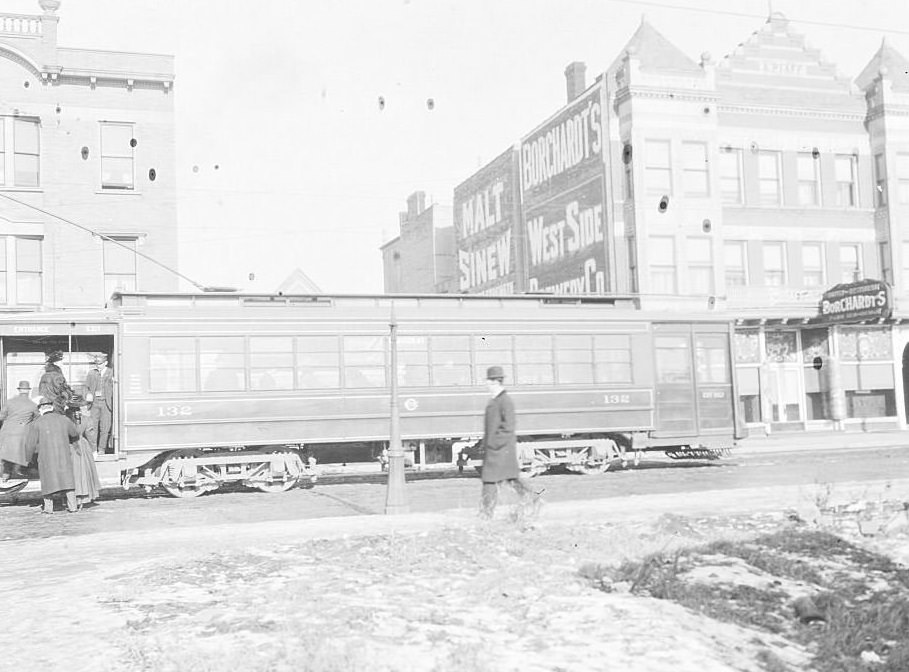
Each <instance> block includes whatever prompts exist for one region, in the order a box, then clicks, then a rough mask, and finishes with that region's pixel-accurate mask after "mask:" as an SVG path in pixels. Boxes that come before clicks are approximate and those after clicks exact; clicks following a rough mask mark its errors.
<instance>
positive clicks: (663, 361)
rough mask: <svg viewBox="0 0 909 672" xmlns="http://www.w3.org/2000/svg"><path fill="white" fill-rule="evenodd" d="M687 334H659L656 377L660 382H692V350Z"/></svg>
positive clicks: (656, 341) (656, 348) (655, 346)
mask: <svg viewBox="0 0 909 672" xmlns="http://www.w3.org/2000/svg"><path fill="white" fill-rule="evenodd" d="M689 347H690V346H689V344H688V337H687V336H657V337H655V338H654V349H655V351H656V379H657V382H658V383H688V382H691V352H690V350H689Z"/></svg>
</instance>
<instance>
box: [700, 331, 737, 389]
mask: <svg viewBox="0 0 909 672" xmlns="http://www.w3.org/2000/svg"><path fill="white" fill-rule="evenodd" d="M694 352H695V360H696V362H697V367H698V368H697V376H698V382H699V383H724V384H725V383H729V367H728V366H727V363H726V362H727V360H728V358H729V353H728V351H727V349H726V338H725V337H724V336H719V335H716V336H707V335H700V336H697V337H696V338H695V343H694Z"/></svg>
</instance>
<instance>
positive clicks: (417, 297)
mask: <svg viewBox="0 0 909 672" xmlns="http://www.w3.org/2000/svg"><path fill="white" fill-rule="evenodd" d="M465 304H466V305H469V306H470V307H473V308H484V309H489V310H495V309H496V308H505V307H507V306H511V307H515V308H517V307H523V308H527V309H533V308H535V307H552V308H560V309H561V310H571V309H572V308H580V309H582V310H584V311H585V312H586V311H596V309H597V308H601V309H605V310H606V311H608V312H605V313H604V317H605V316H609V317H614V318H618V317H621V318H622V319H631V320H640V321H653V322H697V321H710V322H730V323H731V322H732V321H734V320H735V316H734V315H729V314H728V313H725V312H722V311H710V310H703V309H702V310H696V309H684V310H678V311H656V310H641V309H640V308H639V306H640V300H639V297H638V296H637V295H634V294H612V295H598V296H581V295H557V294H510V295H504V296H487V295H481V294H342V293H336V294H326V293H323V294H280V293H279V294H267V293H241V292H234V291H214V292H186V293H182V292H115V293H114V294H113V295H112V296H111V298H110V301H109V302H108V305H107V307H105V308H96V309H69V310H57V311H37V312H21V313H10V314H6V315H0V325H2V324H23V323H41V324H48V323H51V324H61V323H64V324H65V323H85V322H95V323H97V322H104V323H111V324H113V323H117V322H120V321H122V320H124V319H129V317H130V316H137V317H138V316H143V315H144V316H149V317H151V316H153V315H157V314H162V313H165V314H166V313H167V311H168V309H173V310H176V311H179V312H180V313H181V314H182V315H186V312H185V311H186V310H187V309H194V308H195V309H202V310H208V309H212V310H215V309H221V310H225V311H229V312H230V311H233V310H238V309H243V308H244V307H252V306H256V307H260V308H261V307H271V308H275V309H279V310H281V309H284V308H291V309H292V308H293V307H297V308H302V307H307V306H309V307H316V306H323V307H330V306H336V307H347V308H360V309H367V310H368V309H370V308H382V309H391V308H395V309H401V310H402V311H403V310H405V309H407V310H414V309H419V308H429V307H436V308H444V307H446V306H452V305H465ZM587 315H588V316H590V313H589V312H588V313H587Z"/></svg>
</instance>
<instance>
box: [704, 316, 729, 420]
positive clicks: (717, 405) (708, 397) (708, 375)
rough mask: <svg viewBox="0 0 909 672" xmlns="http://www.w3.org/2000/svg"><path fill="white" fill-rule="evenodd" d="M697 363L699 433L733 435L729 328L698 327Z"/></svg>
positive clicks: (723, 326) (724, 326)
mask: <svg viewBox="0 0 909 672" xmlns="http://www.w3.org/2000/svg"><path fill="white" fill-rule="evenodd" d="M720 329H722V331H720ZM694 362H695V381H696V390H697V394H696V397H695V398H696V402H695V403H696V404H697V409H698V414H697V419H698V433H704V434H711V433H722V434H728V433H730V432H732V431H733V430H734V429H735V416H734V415H733V413H734V411H733V406H734V404H735V398H734V395H733V389H732V371H731V366H730V359H729V330H728V327H727V326H726V325H722V326H721V327H720V328H718V329H715V330H711V329H710V327H708V326H704V325H702V326H699V327H698V326H696V327H695V330H694Z"/></svg>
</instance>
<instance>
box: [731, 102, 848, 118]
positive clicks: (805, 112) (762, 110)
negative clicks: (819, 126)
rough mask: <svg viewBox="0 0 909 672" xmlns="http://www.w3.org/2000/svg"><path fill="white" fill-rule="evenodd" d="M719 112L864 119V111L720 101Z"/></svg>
mask: <svg viewBox="0 0 909 672" xmlns="http://www.w3.org/2000/svg"><path fill="white" fill-rule="evenodd" d="M717 110H718V111H719V112H731V113H733V114H761V115H766V116H773V117H800V118H803V119H829V120H834V121H864V120H865V117H866V114H865V113H864V112H834V111H832V110H812V109H799V108H793V107H770V106H764V105H735V104H730V103H719V104H718V105H717Z"/></svg>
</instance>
